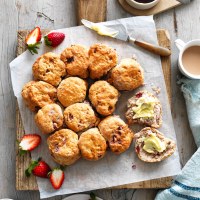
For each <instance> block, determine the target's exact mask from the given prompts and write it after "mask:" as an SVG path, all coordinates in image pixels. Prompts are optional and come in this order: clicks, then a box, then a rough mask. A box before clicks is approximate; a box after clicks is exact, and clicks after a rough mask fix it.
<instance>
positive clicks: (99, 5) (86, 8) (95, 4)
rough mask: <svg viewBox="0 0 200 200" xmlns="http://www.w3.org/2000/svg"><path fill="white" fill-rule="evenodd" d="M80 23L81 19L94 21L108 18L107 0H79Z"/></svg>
mask: <svg viewBox="0 0 200 200" xmlns="http://www.w3.org/2000/svg"><path fill="white" fill-rule="evenodd" d="M77 3H78V12H77V13H78V24H79V25H80V24H81V19H87V20H89V21H92V22H103V21H105V20H106V11H107V0H78V2H77Z"/></svg>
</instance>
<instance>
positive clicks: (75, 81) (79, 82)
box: [57, 77, 87, 107]
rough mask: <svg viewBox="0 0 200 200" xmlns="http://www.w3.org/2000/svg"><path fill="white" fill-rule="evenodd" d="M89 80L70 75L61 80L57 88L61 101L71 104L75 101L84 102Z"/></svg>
mask: <svg viewBox="0 0 200 200" xmlns="http://www.w3.org/2000/svg"><path fill="white" fill-rule="evenodd" d="M86 91H87V82H86V81H85V80H83V79H81V78H78V77H69V78H66V79H64V80H63V81H61V83H60V85H59V86H58V89H57V96H58V100H59V101H60V103H61V104H62V105H63V106H64V107H67V106H70V105H72V104H74V103H78V102H83V101H84V100H85V97H86Z"/></svg>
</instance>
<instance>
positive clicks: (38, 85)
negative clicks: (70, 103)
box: [21, 81, 57, 111]
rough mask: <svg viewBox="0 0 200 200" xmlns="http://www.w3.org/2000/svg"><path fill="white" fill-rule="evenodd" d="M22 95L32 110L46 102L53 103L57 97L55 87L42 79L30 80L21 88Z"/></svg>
mask: <svg viewBox="0 0 200 200" xmlns="http://www.w3.org/2000/svg"><path fill="white" fill-rule="evenodd" d="M21 94H22V97H23V99H24V101H25V103H26V105H27V106H28V107H29V108H30V110H32V111H37V110H38V109H39V108H42V107H43V106H45V105H47V104H51V103H54V102H55V101H56V99H57V94H56V88H55V87H53V86H52V85H50V84H49V83H46V82H44V81H30V82H28V83H27V84H25V85H24V87H23V88H22V93H21Z"/></svg>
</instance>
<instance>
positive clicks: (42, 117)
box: [35, 103, 63, 134]
mask: <svg viewBox="0 0 200 200" xmlns="http://www.w3.org/2000/svg"><path fill="white" fill-rule="evenodd" d="M35 123H36V124H37V126H38V128H39V129H40V130H41V131H42V133H44V134H49V133H52V132H53V131H56V130H58V129H59V128H60V127H62V125H63V113H62V109H61V107H60V106H59V105H58V104H55V103H54V104H48V105H46V106H44V107H42V108H41V109H40V110H39V111H38V112H37V114H36V115H35Z"/></svg>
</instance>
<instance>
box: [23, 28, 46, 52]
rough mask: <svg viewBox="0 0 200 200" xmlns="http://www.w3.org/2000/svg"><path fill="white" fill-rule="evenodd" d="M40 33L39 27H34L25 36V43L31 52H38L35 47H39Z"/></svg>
mask: <svg viewBox="0 0 200 200" xmlns="http://www.w3.org/2000/svg"><path fill="white" fill-rule="evenodd" d="M41 37H42V34H41V30H40V28H39V27H35V28H34V29H33V30H32V31H31V32H30V33H29V34H28V35H27V37H26V40H25V42H26V45H27V47H28V50H29V51H30V52H31V54H34V53H36V54H37V53H38V51H37V49H39V47H40V43H41V42H40V40H41Z"/></svg>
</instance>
